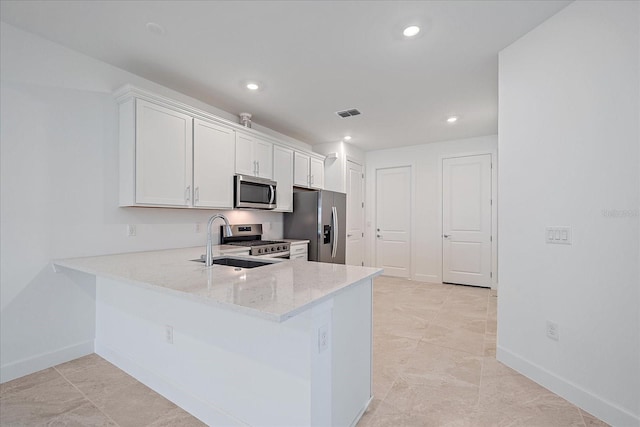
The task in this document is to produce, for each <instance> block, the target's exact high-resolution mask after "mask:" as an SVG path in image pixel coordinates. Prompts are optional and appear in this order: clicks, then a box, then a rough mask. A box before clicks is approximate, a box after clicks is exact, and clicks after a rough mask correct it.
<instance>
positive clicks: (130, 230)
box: [127, 224, 136, 237]
mask: <svg viewBox="0 0 640 427" xmlns="http://www.w3.org/2000/svg"><path fill="white" fill-rule="evenodd" d="M135 235H136V226H135V225H133V224H128V225H127V236H129V237H134V236H135Z"/></svg>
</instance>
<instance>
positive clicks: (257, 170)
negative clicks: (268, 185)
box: [256, 160, 260, 176]
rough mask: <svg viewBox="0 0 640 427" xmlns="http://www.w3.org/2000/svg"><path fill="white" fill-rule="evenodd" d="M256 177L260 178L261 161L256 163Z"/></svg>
mask: <svg viewBox="0 0 640 427" xmlns="http://www.w3.org/2000/svg"><path fill="white" fill-rule="evenodd" d="M256 176H260V160H258V161H256Z"/></svg>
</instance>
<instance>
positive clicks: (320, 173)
mask: <svg viewBox="0 0 640 427" xmlns="http://www.w3.org/2000/svg"><path fill="white" fill-rule="evenodd" d="M310 164H311V171H310V175H311V185H310V186H311V188H320V189H322V188H324V162H323V161H322V160H320V159H316V158H314V157H311V162H310Z"/></svg>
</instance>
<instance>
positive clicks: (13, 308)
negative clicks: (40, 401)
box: [0, 264, 96, 382]
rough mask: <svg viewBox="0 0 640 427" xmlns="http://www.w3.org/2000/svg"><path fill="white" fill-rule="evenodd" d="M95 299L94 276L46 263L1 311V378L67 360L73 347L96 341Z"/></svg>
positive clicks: (3, 380)
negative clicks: (68, 352)
mask: <svg viewBox="0 0 640 427" xmlns="http://www.w3.org/2000/svg"><path fill="white" fill-rule="evenodd" d="M95 300H96V287H95V276H93V275H89V274H85V273H80V272H76V271H71V270H66V269H65V271H64V272H59V273H55V272H54V271H53V268H52V266H51V264H47V265H45V266H44V267H43V268H42V269H41V270H40V271H39V273H38V274H37V275H36V276H35V277H34V278H33V280H32V281H31V282H29V284H27V285H26V286H25V287H24V288H23V289H22V291H21V292H20V293H18V294H17V295H16V296H15V297H14V298H13V299H12V300H11V301H10V302H8V303H7V304H6V306H5V307H4V308H3V309H2V311H1V312H0V337H2V342H1V345H0V363H1V367H2V378H1V381H2V382H5V381H8V380H10V379H13V378H16V377H19V376H22V375H25V374H28V373H30V372H33V371H35V370H39V369H44V368H46V367H49V366H53V365H55V364H58V363H61V362H64V361H66V360H60V358H62V359H64V357H65V354H67V353H65V351H66V350H68V349H69V348H70V347H74V346H78V345H82V344H85V345H86V343H87V342H88V341H91V342H93V340H94V337H95ZM33 313H37V315H34V314H33ZM74 357H78V356H74Z"/></svg>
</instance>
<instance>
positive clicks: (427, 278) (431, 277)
mask: <svg viewBox="0 0 640 427" xmlns="http://www.w3.org/2000/svg"><path fill="white" fill-rule="evenodd" d="M413 280H415V281H416V282H429V283H442V279H441V278H440V277H439V276H438V275H437V274H419V273H416V274H414V276H413Z"/></svg>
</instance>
